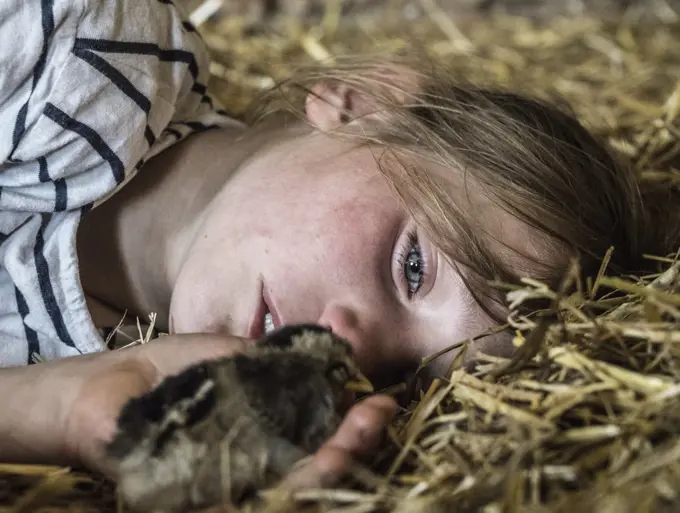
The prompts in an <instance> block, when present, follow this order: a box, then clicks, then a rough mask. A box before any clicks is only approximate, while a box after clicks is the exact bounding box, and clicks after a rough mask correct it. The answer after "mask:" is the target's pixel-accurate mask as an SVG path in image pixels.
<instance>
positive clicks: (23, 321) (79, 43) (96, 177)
mask: <svg viewBox="0 0 680 513" xmlns="http://www.w3.org/2000/svg"><path fill="white" fill-rule="evenodd" d="M184 20H185V18H184V17H183V14H182V13H181V12H180V11H179V10H178V8H177V7H176V6H175V5H173V4H172V3H171V2H170V1H169V0H106V1H102V0H0V127H1V128H0V366H10V365H25V364H28V363H31V361H32V360H34V358H33V356H32V355H33V353H37V355H38V357H39V358H41V359H46V360H49V359H53V358H58V357H64V356H69V355H75V354H80V353H89V352H93V351H99V350H102V349H103V348H104V344H103V340H102V337H101V335H100V334H99V333H98V331H97V330H96V329H95V327H94V325H93V323H92V320H91V317H90V314H89V312H88V310H87V307H86V303H85V296H84V293H83V290H82V287H81V285H80V278H79V272H78V262H77V255H76V246H75V242H76V230H77V227H78V223H79V221H80V219H81V216H82V215H84V214H85V213H86V212H87V211H88V210H89V209H91V208H94V207H96V206H97V205H98V204H100V203H101V202H102V201H104V200H105V199H106V198H107V197H109V196H110V195H112V194H114V193H115V192H116V191H118V190H119V189H120V188H121V187H123V185H124V184H125V183H126V182H127V181H128V180H130V179H131V178H132V177H133V176H134V175H135V173H136V172H137V170H138V169H139V167H140V166H141V164H142V163H143V162H144V161H145V160H147V159H149V158H150V157H152V156H153V155H155V154H157V153H159V152H160V151H162V150H164V149H165V148H167V147H169V146H170V145H172V144H174V143H176V142H177V141H179V140H181V139H183V138H184V137H186V136H187V135H188V134H189V133H191V132H194V131H196V130H203V129H206V128H209V127H212V126H226V125H230V124H235V123H237V122H236V121H234V120H232V119H230V118H229V117H227V116H226V115H225V113H224V112H223V111H220V110H217V109H216V108H215V107H213V103H212V100H211V99H210V97H209V96H207V94H206V92H205V85H206V83H207V81H208V55H207V52H206V49H205V47H204V44H203V42H202V41H201V39H200V36H199V35H198V34H197V33H196V32H195V30H194V29H193V27H192V26H191V25H190V24H189V23H188V22H186V21H184Z"/></svg>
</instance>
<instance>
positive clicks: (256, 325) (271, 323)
mask: <svg viewBox="0 0 680 513" xmlns="http://www.w3.org/2000/svg"><path fill="white" fill-rule="evenodd" d="M280 326H281V318H280V317H279V314H278V310H277V309H276V306H275V305H274V303H273V301H272V299H271V296H270V295H269V293H268V291H267V289H266V288H265V287H264V284H263V285H262V287H261V289H260V302H259V304H258V305H257V308H256V309H255V313H254V314H253V318H252V319H251V321H250V326H249V327H248V335H247V336H248V338H254V339H258V338H261V337H262V336H263V335H265V333H267V332H269V331H271V330H272V329H276V328H279V327H280Z"/></svg>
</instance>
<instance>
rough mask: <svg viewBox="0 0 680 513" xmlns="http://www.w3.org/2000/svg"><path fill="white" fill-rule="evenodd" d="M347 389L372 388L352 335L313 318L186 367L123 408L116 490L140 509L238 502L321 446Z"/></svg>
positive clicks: (115, 446)
mask: <svg viewBox="0 0 680 513" xmlns="http://www.w3.org/2000/svg"><path fill="white" fill-rule="evenodd" d="M348 390H354V391H365V392H368V391H372V387H371V384H370V382H369V381H368V380H367V379H366V378H365V377H364V376H363V375H362V374H361V372H360V371H359V369H358V368H357V366H356V364H355V363H354V361H353V360H352V348H351V346H350V345H349V343H347V342H346V341H345V340H343V339H341V338H339V337H337V336H335V335H334V334H333V333H331V332H330V331H329V330H326V329H324V328H321V327H319V326H316V325H292V326H288V327H284V328H281V329H279V330H277V331H274V332H271V333H270V334H269V335H267V336H265V337H264V338H263V339H261V340H259V341H258V342H256V343H255V344H254V345H253V346H251V347H250V348H248V349H247V350H246V351H245V352H244V353H240V354H237V355H234V356H231V357H228V358H222V359H218V360H212V361H206V362H203V363H200V364H197V365H194V366H192V367H189V368H188V369H186V370H185V371H183V372H181V373H180V374H178V375H176V376H171V377H168V378H166V379H165V380H164V381H163V382H162V383H161V384H160V385H159V386H158V387H156V388H155V389H154V390H152V391H150V392H149V393H147V394H145V395H143V396H141V397H139V398H135V399H132V400H130V401H129V402H128V404H127V405H126V406H125V407H124V408H123V410H122V412H121V415H120V417H119V419H118V430H117V434H116V435H115V437H114V439H113V440H112V441H111V442H110V444H109V445H108V447H107V449H108V454H109V456H110V457H111V458H112V459H113V460H114V462H115V463H116V465H117V470H118V474H119V481H118V486H119V490H120V491H121V492H122V495H123V497H124V498H125V500H126V501H127V503H128V504H129V506H131V507H132V508H133V509H136V510H143V511H153V512H163V513H168V512H175V511H179V510H183V509H189V508H202V507H208V506H211V505H214V504H219V503H223V502H232V503H238V502H239V501H241V500H243V499H244V498H246V497H247V496H248V495H250V494H252V492H253V491H255V490H257V489H259V488H262V487H266V486H269V485H271V484H273V483H274V482H276V481H277V480H278V479H280V478H281V477H283V476H284V475H285V474H286V473H287V472H288V471H289V470H290V469H291V467H292V466H293V465H294V464H295V463H296V462H298V461H299V460H301V459H302V458H304V457H306V456H307V455H309V454H312V453H314V452H316V450H317V449H319V447H320V446H321V445H322V444H323V442H325V441H326V440H327V439H328V438H329V437H330V436H331V435H332V434H333V432H334V431H335V430H336V429H337V427H338V426H339V423H340V420H341V418H342V415H343V413H344V412H343V411H342V408H343V405H344V404H345V402H346V401H345V400H346V399H347V391H348Z"/></svg>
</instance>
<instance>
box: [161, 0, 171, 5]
mask: <svg viewBox="0 0 680 513" xmlns="http://www.w3.org/2000/svg"><path fill="white" fill-rule="evenodd" d="M158 1H159V2H160V3H162V4H167V5H172V1H171V0H158Z"/></svg>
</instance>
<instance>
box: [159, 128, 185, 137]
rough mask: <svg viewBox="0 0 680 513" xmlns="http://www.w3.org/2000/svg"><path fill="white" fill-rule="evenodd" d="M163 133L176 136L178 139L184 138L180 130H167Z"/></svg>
mask: <svg viewBox="0 0 680 513" xmlns="http://www.w3.org/2000/svg"><path fill="white" fill-rule="evenodd" d="M163 132H167V133H169V134H170V135H174V136H175V137H176V138H177V139H181V138H182V132H180V131H179V130H176V129H174V128H166V129H165V130H163Z"/></svg>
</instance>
